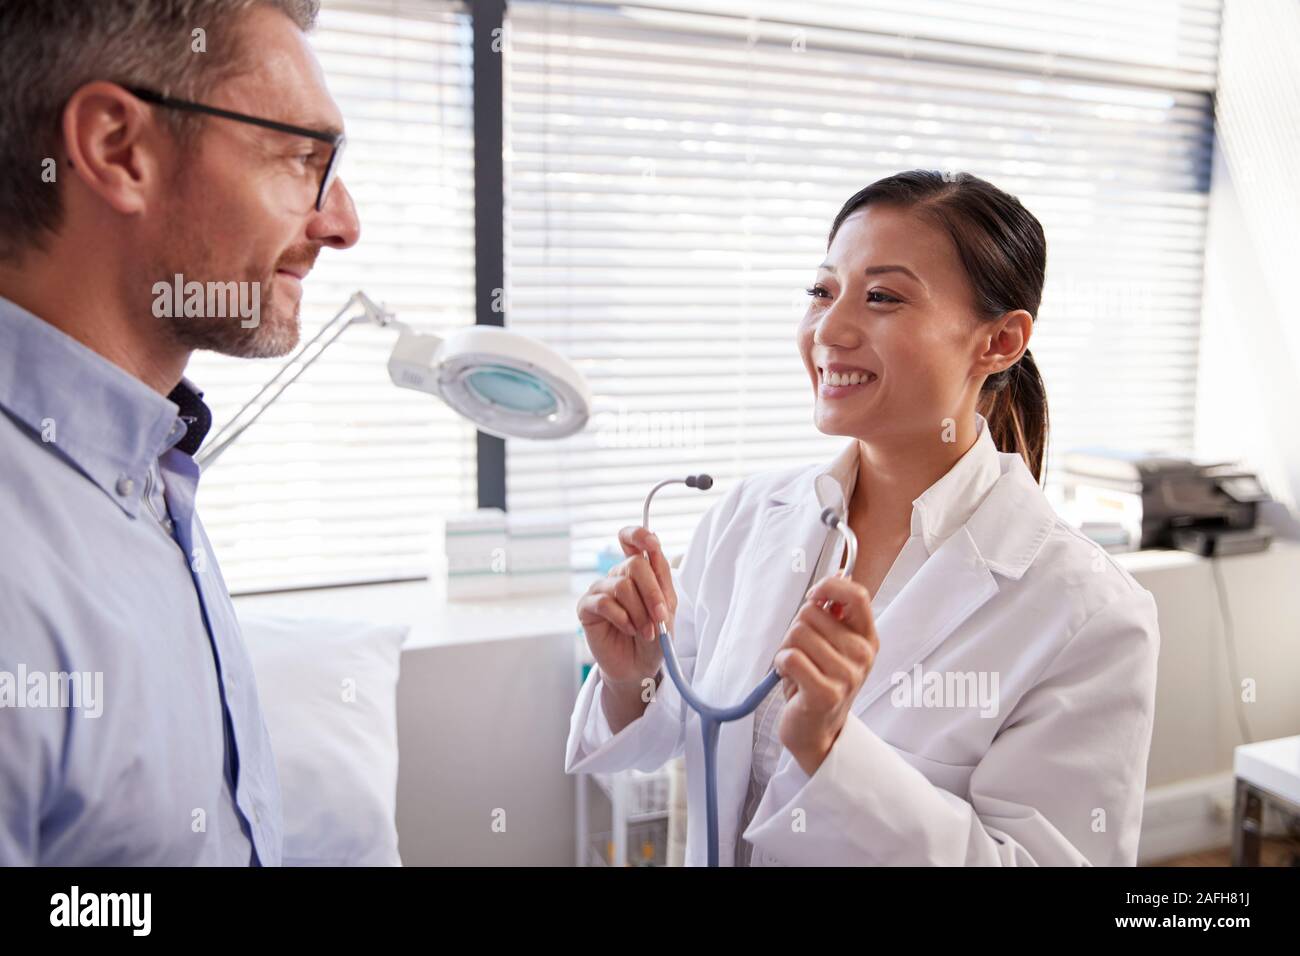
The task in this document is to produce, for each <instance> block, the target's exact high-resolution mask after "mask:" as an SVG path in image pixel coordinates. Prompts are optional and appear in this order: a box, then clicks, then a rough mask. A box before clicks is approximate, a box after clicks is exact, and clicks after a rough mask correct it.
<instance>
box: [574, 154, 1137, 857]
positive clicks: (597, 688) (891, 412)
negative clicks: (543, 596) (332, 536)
mask: <svg viewBox="0 0 1300 956" xmlns="http://www.w3.org/2000/svg"><path fill="white" fill-rule="evenodd" d="M1045 268H1046V242H1045V239H1044V236H1043V230H1042V227H1041V226H1040V224H1039V223H1038V220H1037V219H1035V218H1034V216H1033V215H1032V214H1030V213H1029V212H1028V211H1027V210H1026V209H1025V208H1024V207H1023V206H1022V205H1021V204H1020V202H1019V201H1018V200H1017V199H1015V197H1013V196H1010V195H1008V194H1006V193H1004V192H1002V191H1001V190H999V189H997V188H996V187H994V186H992V185H990V184H989V183H987V182H985V181H984V180H981V179H978V178H976V177H974V176H970V175H968V174H964V173H963V174H958V175H957V176H956V177H955V179H951V180H950V179H949V178H945V177H944V176H941V175H939V174H938V173H933V172H928V171H919V170H918V171H912V172H904V173H900V174H898V175H896V176H891V177H888V178H886V179H882V180H880V181H879V182H876V183H874V184H872V185H870V186H868V187H867V188H865V189H863V190H862V191H861V192H859V193H858V194H857V195H855V196H853V197H852V198H851V199H849V201H848V202H847V203H846V204H845V205H844V208H843V209H842V210H841V211H840V213H839V215H837V216H836V217H835V221H834V223H833V224H832V226H831V230H830V241H829V246H828V249H827V253H826V259H825V261H824V262H823V263H822V264H821V266H820V267H819V268H818V270H817V274H816V278H815V280H814V281H813V284H812V286H811V288H809V289H808V294H809V297H810V299H809V304H808V310H807V313H806V315H805V316H804V319H803V321H802V323H801V325H800V327H799V333H798V345H799V351H800V353H801V355H802V358H803V364H804V367H805V369H806V370H807V373H808V380H809V385H810V387H811V388H812V389H813V392H814V394H815V396H816V405H815V409H816V410H815V418H816V425H817V427H818V428H819V429H820V430H821V431H822V432H824V433H826V434H828V435H843V436H847V437H849V438H850V439H851V440H850V441H849V442H848V443H847V444H846V445H845V446H844V449H843V451H842V453H841V454H839V455H838V456H837V457H836V458H835V459H834V460H832V461H830V462H829V463H825V464H821V465H817V466H813V467H800V468H794V469H787V470H783V471H778V472H774V473H769V474H762V475H757V476H753V477H750V478H747V479H745V480H744V481H742V482H740V483H739V484H738V485H736V486H735V487H733V488H732V489H731V490H730V491H729V492H728V493H727V494H726V495H725V496H724V497H723V498H722V499H720V500H719V501H718V502H716V503H715V504H714V505H713V506H712V508H711V509H710V510H709V512H708V513H707V514H706V515H705V517H704V518H703V519H702V521H701V522H700V525H699V526H698V528H697V529H696V531H695V534H694V537H693V539H692V541H691V544H690V547H689V549H688V550H687V553H686V555H685V557H684V559H683V560H682V562H681V566H680V568H677V569H673V568H671V567H670V566H669V563H668V561H667V560H666V559H665V557H664V554H663V552H662V550H661V549H660V547H659V543H658V540H657V539H656V538H655V536H654V535H653V534H651V533H649V532H648V531H646V529H644V528H626V529H624V530H623V531H622V532H621V533H620V535H619V540H620V543H621V545H622V547H623V549H624V553H625V554H626V555H627V560H625V561H624V562H623V563H622V564H620V565H619V566H617V567H616V568H615V569H614V570H613V571H611V572H610V574H609V575H608V576H607V577H606V578H604V579H602V580H600V581H598V582H596V583H595V584H593V585H592V587H591V588H590V590H589V591H588V592H587V593H586V594H585V595H584V596H583V598H582V599H581V601H580V602H579V605H578V614H579V618H580V620H581V622H582V625H583V627H584V629H585V631H586V636H587V641H588V644H589V645H590V647H591V651H592V653H593V655H594V657H595V659H596V663H597V665H598V666H597V667H594V668H592V671H591V674H590V676H589V678H588V680H587V681H586V683H585V684H584V686H583V688H582V692H581V694H580V696H579V699H578V702H577V705H576V707H575V710H574V713H573V719H572V726H571V729H570V734H569V740H568V747H567V754H566V769H567V770H568V771H570V772H578V771H602V772H604V771H613V770H620V769H625V768H629V767H636V768H639V769H641V770H654V769H656V768H658V767H660V766H661V765H663V763H664V762H665V761H667V760H669V759H671V758H673V757H675V756H678V755H680V754H682V753H683V752H684V753H685V755H686V764H687V779H688V781H690V783H691V784H692V785H691V786H689V787H688V790H689V798H688V800H689V804H688V813H687V821H688V826H687V844H686V861H687V863H688V864H701V863H703V862H704V855H705V853H704V851H705V847H704V842H705V840H704V836H705V834H704V807H703V781H702V779H701V775H702V773H703V751H702V745H701V742H700V737H699V724H698V717H697V716H696V715H695V714H694V712H693V711H691V710H690V709H689V708H687V707H686V706H685V704H684V702H683V701H682V699H681V697H680V695H679V694H678V693H677V691H676V688H675V687H674V685H673V683H672V681H671V680H665V679H664V677H663V672H662V669H661V662H662V661H661V659H662V654H661V651H660V649H659V646H658V643H657V641H656V639H655V630H654V623H655V622H656V621H659V620H664V621H665V622H667V624H668V628H669V630H670V631H671V633H672V634H673V639H674V642H675V644H674V646H675V648H676V650H677V654H678V656H679V658H680V660H681V664H682V669H683V671H684V673H685V675H686V676H687V678H688V679H689V680H690V681H691V682H692V684H693V686H694V687H695V688H696V690H697V692H698V693H699V694H700V696H701V697H702V698H703V699H705V700H708V701H711V702H713V703H715V704H718V705H723V704H732V703H735V702H737V701H739V700H740V699H741V698H742V697H743V696H744V695H745V694H747V693H748V692H749V691H750V690H751V689H752V688H753V687H754V686H755V684H757V683H758V681H759V680H760V678H761V677H762V675H763V674H764V672H765V671H766V670H767V668H768V667H769V666H770V665H772V664H773V663H775V666H776V668H777V670H778V672H779V673H780V675H781V677H782V683H781V684H779V685H778V686H777V687H776V688H775V689H774V690H773V692H772V693H771V695H769V697H768V698H767V699H766V700H765V701H764V702H763V703H762V704H761V705H760V706H759V708H758V710H757V711H756V712H755V713H754V714H752V715H751V716H749V717H747V718H745V719H743V720H739V721H735V722H733V723H728V724H724V725H722V730H721V735H720V739H719V751H718V753H719V755H718V807H719V830H720V840H719V842H720V855H721V860H722V861H723V863H724V864H726V863H734V864H736V865H771V864H776V865H781V864H784V865H796V866H798V865H846V864H847V865H857V864H904V865H910V864H936V865H1007V866H1012V865H1014V866H1032V865H1062V864H1067V865H1068V864H1103V865H1117V864H1120V865H1132V864H1134V863H1135V861H1136V856H1137V844H1138V831H1139V827H1140V824H1141V818H1142V797H1143V787H1144V783H1145V776H1146V764H1147V752H1148V747H1149V744H1150V737H1151V723H1152V711H1153V706H1154V695H1155V679H1156V670H1155V669H1156V653H1157V648H1158V644H1159V635H1158V630H1157V625H1156V610H1155V602H1154V601H1153V599H1152V598H1151V595H1150V594H1149V593H1148V592H1147V591H1145V590H1143V589H1142V588H1141V587H1140V586H1139V585H1138V584H1137V583H1136V582H1135V581H1134V580H1133V579H1132V578H1131V577H1130V576H1129V575H1128V574H1127V573H1126V572H1125V571H1124V570H1123V569H1121V568H1120V567H1119V566H1118V565H1116V564H1115V563H1114V562H1113V561H1112V560H1111V559H1110V557H1109V556H1108V555H1107V554H1106V553H1105V551H1104V550H1102V549H1101V548H1099V547H1098V546H1097V545H1095V544H1094V543H1092V542H1091V541H1089V540H1088V539H1087V538H1085V537H1083V536H1082V535H1081V534H1079V533H1078V532H1076V531H1074V530H1073V529H1072V528H1071V527H1070V526H1069V525H1067V524H1066V523H1065V522H1063V521H1062V520H1061V519H1060V518H1058V517H1057V516H1056V514H1055V513H1054V512H1053V510H1052V508H1051V507H1050V506H1049V504H1048V502H1047V500H1046V499H1045V498H1044V496H1043V493H1042V491H1041V490H1040V488H1039V481H1040V480H1041V477H1042V469H1043V454H1044V449H1045V445H1046V439H1047V400H1046V395H1045V392H1044V388H1043V382H1042V379H1041V378H1040V377H1039V373H1038V370H1037V368H1036V366H1035V364H1034V361H1033V359H1032V358H1031V356H1030V354H1029V351H1028V345H1029V339H1030V336H1031V333H1032V331H1033V322H1034V317H1035V314H1036V312H1037V310H1038V306H1039V301H1040V298H1041V295H1042V288H1043V278H1044V271H1045ZM1099 360H1104V357H1103V356H1099ZM827 506H830V507H835V508H837V510H838V511H839V512H840V514H841V515H844V514H847V521H848V523H849V526H850V527H851V528H852V530H853V531H854V533H855V534H856V535H857V539H858V542H859V556H858V561H857V566H856V569H855V570H854V573H853V577H852V579H843V578H839V577H837V576H835V571H836V570H837V569H838V568H839V567H840V566H841V564H842V554H841V552H842V545H840V544H839V538H838V536H837V535H834V533H833V532H831V531H829V530H828V529H827V527H826V526H825V525H823V524H822V523H821V522H820V521H819V515H820V513H821V511H822V509H823V507H827ZM827 602H833V603H831V604H830V610H826V609H824V607H823V606H824V605H825V604H827Z"/></svg>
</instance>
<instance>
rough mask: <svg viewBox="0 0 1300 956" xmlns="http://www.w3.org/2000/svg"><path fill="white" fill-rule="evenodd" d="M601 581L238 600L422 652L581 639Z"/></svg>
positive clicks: (1124, 557) (1151, 558)
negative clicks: (377, 632)
mask: <svg viewBox="0 0 1300 956" xmlns="http://www.w3.org/2000/svg"><path fill="white" fill-rule="evenodd" d="M1273 548H1274V549H1279V548H1283V549H1287V548H1289V549H1297V550H1300V545H1297V544H1295V543H1294V542H1288V541H1277V542H1274V544H1273ZM1266 553H1267V552H1265V554H1266ZM1115 559H1116V561H1117V562H1118V563H1119V564H1120V566H1121V567H1123V568H1125V569H1126V570H1128V571H1129V572H1130V573H1131V574H1133V575H1134V576H1135V577H1137V578H1139V579H1140V578H1141V576H1142V575H1143V574H1144V573H1148V572H1152V571H1163V570H1170V569H1175V568H1185V567H1191V566H1195V565H1197V564H1199V563H1203V562H1205V560H1206V559H1205V558H1202V557H1199V556H1197V555H1194V554H1190V553H1188V552H1185V551H1155V550H1152V551H1133V552H1128V553H1123V554H1117V555H1115ZM1228 560H1233V559H1231V558H1229V559H1228ZM595 577H596V575H595V572H583V573H576V574H574V575H573V577H572V579H571V582H570V589H569V592H568V593H556V594H547V595H535V596H527V597H511V598H494V599H477V600H472V601H446V600H445V599H443V598H442V597H441V595H440V593H439V590H438V589H437V588H435V586H434V584H433V583H432V582H431V581H404V582H400V583H396V584H357V585H350V586H346V587H336V588H315V589H310V590H303V591H279V592H275V593H270V594H249V595H241V596H237V597H236V598H235V599H234V600H235V609H236V610H237V611H238V612H239V613H240V614H246V613H250V612H251V613H262V614H274V615H291V616H296V617H329V618H353V619H360V620H368V621H378V622H380V623H391V624H406V625H408V626H410V628H411V634H410V636H409V637H408V638H407V643H406V647H407V648H417V647H431V646H434V645H439V644H458V643H472V642H476V641H493V640H506V639H510V638H519V637H534V636H538V635H542V634H576V633H577V632H578V621H577V612H576V607H577V603H578V599H579V597H581V595H582V594H583V593H584V592H585V591H586V590H587V587H588V585H589V584H590V583H591V581H593V580H594V579H595Z"/></svg>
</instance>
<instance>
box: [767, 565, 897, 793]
mask: <svg viewBox="0 0 1300 956" xmlns="http://www.w3.org/2000/svg"><path fill="white" fill-rule="evenodd" d="M827 601H834V602H835V603H834V604H833V605H832V606H831V610H829V611H827V610H825V609H824V608H823V607H822V605H823V604H824V603H826V602H827ZM879 650H880V639H879V638H878V637H877V636H876V625H875V622H874V621H873V619H872V616H871V596H870V595H869V594H868V593H867V589H866V588H864V587H863V586H862V585H860V584H858V583H857V582H855V581H852V580H850V579H848V578H841V577H839V576H838V575H835V576H833V577H829V578H826V579H824V580H822V581H821V582H820V583H818V584H817V585H816V586H815V587H814V588H813V589H812V590H811V591H809V592H808V595H807V598H806V603H805V604H804V606H803V607H802V608H800V609H799V614H798V616H796V617H795V619H794V623H793V624H791V625H790V630H789V632H788V633H787V634H786V636H785V640H784V641H783V642H782V643H781V647H780V649H779V650H778V651H777V653H776V658H775V661H774V663H775V665H776V671H777V673H778V674H780V675H781V677H782V686H783V688H784V690H785V697H786V704H785V709H784V711H783V712H782V714H781V726H780V731H779V732H780V737H781V743H782V744H783V745H784V746H785V748H786V749H787V750H789V751H790V753H791V754H792V755H793V756H794V759H795V760H797V761H798V762H799V766H800V767H802V768H803V771H804V773H806V774H808V776H810V777H811V776H812V775H813V774H814V773H816V772H817V768H818V767H820V766H821V765H822V761H823V760H825V759H826V755H827V754H828V753H830V749H831V747H832V746H833V745H834V743H835V741H836V739H837V738H838V737H839V735H840V730H841V729H842V728H843V727H844V722H845V721H846V720H847V719H848V716H849V708H850V706H852V704H853V699H854V698H855V697H857V695H858V691H859V690H860V689H861V688H862V685H863V684H864V683H865V682H866V679H867V675H868V674H870V673H871V665H872V664H873V663H875V660H876V652H877V651H879Z"/></svg>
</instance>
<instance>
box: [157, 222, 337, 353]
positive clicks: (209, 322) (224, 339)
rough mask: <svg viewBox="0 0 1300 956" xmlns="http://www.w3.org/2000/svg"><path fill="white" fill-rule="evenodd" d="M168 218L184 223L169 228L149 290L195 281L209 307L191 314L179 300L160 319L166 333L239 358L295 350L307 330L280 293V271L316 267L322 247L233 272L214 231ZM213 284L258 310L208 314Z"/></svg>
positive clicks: (298, 249)
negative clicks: (159, 284) (156, 285)
mask: <svg viewBox="0 0 1300 956" xmlns="http://www.w3.org/2000/svg"><path fill="white" fill-rule="evenodd" d="M168 218H169V220H170V222H171V223H175V224H179V225H178V226H173V227H171V228H170V229H169V232H168V236H167V240H166V242H165V243H163V244H162V246H163V248H162V250H161V251H160V252H159V254H158V255H157V256H155V257H153V259H152V260H151V261H150V262H149V263H148V265H147V268H146V271H145V276H146V281H145V283H144V286H145V288H152V286H153V284H154V283H156V282H160V281H163V282H166V283H168V285H172V284H173V283H174V280H175V277H176V276H177V275H180V276H181V279H182V282H183V283H184V284H185V285H186V286H188V285H189V284H190V283H192V282H197V283H201V284H202V288H203V289H204V290H205V294H204V303H205V308H204V309H203V310H201V311H202V312H203V313H204V314H202V315H197V316H191V315H185V314H184V312H185V310H184V309H183V308H181V306H182V303H180V302H173V303H172V309H171V313H172V314H171V315H170V316H164V317H160V318H159V319H158V320H157V321H158V322H160V323H161V324H162V326H163V328H162V330H161V331H162V332H163V334H165V335H167V336H169V337H170V338H171V339H172V340H173V341H175V342H177V343H178V344H180V345H182V346H184V347H186V348H188V349H192V350H198V349H203V350H205V351H209V352H218V353H220V354H222V355H230V356H233V357H235V358H276V357H278V356H281V355H287V354H288V353H289V352H291V351H292V350H293V348H294V346H296V345H297V344H298V338H299V334H300V331H301V326H300V323H299V312H300V302H299V301H298V300H297V299H292V300H291V299H290V296H289V295H284V296H280V295H277V284H279V285H284V284H285V282H284V281H282V280H280V277H279V276H278V275H277V272H276V270H277V269H278V268H280V267H281V266H286V267H305V268H308V269H309V268H311V265H312V263H313V262H314V261H315V259H316V255H317V254H318V252H319V247H318V246H316V245H314V244H312V243H303V244H301V245H298V246H294V247H292V248H290V249H289V250H287V251H286V252H284V253H283V254H282V255H281V256H280V258H279V260H278V261H277V262H276V263H274V264H272V265H270V266H269V267H258V266H255V265H245V266H243V267H241V268H240V269H239V270H237V271H236V272H235V274H232V270H231V269H230V268H229V267H228V266H226V267H223V266H222V264H221V262H220V257H221V253H222V252H224V251H225V250H218V249H214V248H213V244H212V241H211V239H212V232H210V231H208V230H205V229H204V228H202V226H201V225H200V224H198V223H195V222H193V220H192V218H190V217H187V216H183V215H177V216H174V217H168ZM210 283H211V284H215V286H217V287H220V288H232V289H233V290H234V295H233V296H230V297H228V298H227V297H224V296H223V298H227V301H228V302H229V303H231V304H233V305H235V306H244V307H246V306H248V305H256V309H255V310H250V311H251V312H252V314H251V315H245V314H241V310H240V308H225V309H224V310H223V311H225V315H220V314H216V315H211V314H208V310H207V308H206V306H207V305H208V304H209V303H210V302H211V299H210V298H209V296H208V294H207V291H206V290H210V289H213V288H214V285H210ZM230 283H234V285H233V286H230V285H229V284H230Z"/></svg>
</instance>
